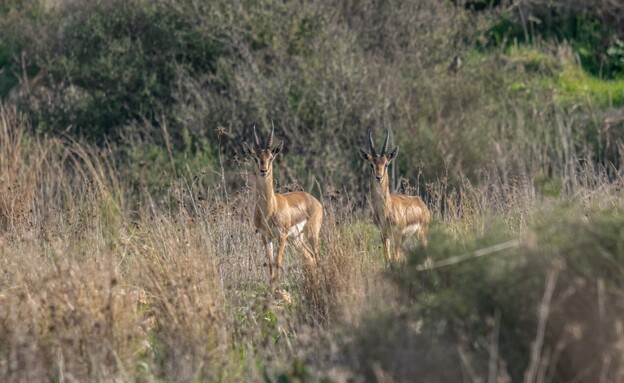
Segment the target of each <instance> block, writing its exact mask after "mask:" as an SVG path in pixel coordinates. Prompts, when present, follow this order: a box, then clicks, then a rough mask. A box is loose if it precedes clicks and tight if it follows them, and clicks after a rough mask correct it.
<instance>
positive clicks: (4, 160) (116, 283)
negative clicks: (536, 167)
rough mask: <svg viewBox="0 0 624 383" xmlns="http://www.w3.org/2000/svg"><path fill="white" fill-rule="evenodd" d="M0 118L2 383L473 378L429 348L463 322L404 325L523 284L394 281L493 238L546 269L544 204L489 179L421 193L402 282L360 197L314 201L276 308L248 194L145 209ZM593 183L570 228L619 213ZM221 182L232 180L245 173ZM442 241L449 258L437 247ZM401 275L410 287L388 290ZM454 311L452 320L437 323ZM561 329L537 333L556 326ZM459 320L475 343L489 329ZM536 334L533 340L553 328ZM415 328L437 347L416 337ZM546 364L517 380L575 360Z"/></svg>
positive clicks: (87, 155)
mask: <svg viewBox="0 0 624 383" xmlns="http://www.w3.org/2000/svg"><path fill="white" fill-rule="evenodd" d="M0 112H1V113H0V114H1V115H0V117H1V119H0V121H2V124H3V125H2V129H1V130H0V164H1V166H2V169H3V173H2V177H3V178H2V183H1V184H0V190H1V191H2V194H1V195H0V197H1V199H0V206H2V210H1V212H2V217H3V218H2V220H3V221H2V222H3V226H2V227H1V228H0V230H1V231H0V270H2V273H1V274H0V380H2V381H43V380H53V381H111V380H118V381H154V380H171V381H228V382H230V381H261V380H266V381H276V380H280V379H281V380H282V381H284V379H286V380H288V381H318V380H320V379H323V378H326V379H330V380H331V381H337V382H341V381H349V380H352V381H353V380H354V381H366V380H377V381H400V380H402V379H411V378H413V377H414V376H415V375H414V374H422V373H423V371H429V372H432V371H445V372H446V373H448V376H454V377H456V376H464V375H461V374H460V375H453V374H455V373H456V372H457V370H453V369H452V368H451V367H452V366H457V363H456V362H457V361H459V363H461V365H465V366H468V367H470V366H472V365H473V364H474V369H475V371H477V372H478V371H482V369H480V366H481V364H480V363H482V361H483V358H482V356H483V353H482V352H481V351H479V352H476V351H475V352H473V351H474V350H472V349H471V347H469V346H470V345H469V344H468V343H466V339H472V338H462V337H461V336H459V338H458V335H457V333H456V332H444V331H442V330H443V329H445V328H447V327H446V326H450V325H448V323H458V322H459V323H463V322H462V321H463V320H464V319H465V318H463V317H461V316H459V315H458V316H455V317H451V318H446V319H444V321H439V322H436V323H433V324H432V323H431V322H430V321H429V320H430V319H431V318H432V317H430V316H428V315H429V314H427V311H418V310H419V308H422V307H428V306H427V305H430V304H431V302H434V303H435V302H437V301H441V302H445V299H446V298H445V297H448V296H451V297H453V296H456V294H457V291H458V290H456V289H457V288H458V287H457V286H456V285H454V284H452V283H451V282H452V281H453V280H458V281H464V280H465V278H469V277H470V276H471V275H482V276H483V275H498V274H497V273H499V272H500V270H509V272H510V273H513V270H524V271H523V272H527V269H523V268H522V267H521V266H522V265H523V263H522V262H523V261H522V259H523V258H522V256H518V258H517V260H516V261H514V262H516V263H514V262H512V263H506V262H505V261H504V258H501V260H500V262H501V263H499V261H497V258H488V259H490V260H492V261H490V262H491V263H485V264H484V265H485V266H483V267H484V268H481V267H482V266H480V265H481V264H480V263H473V261H468V264H469V265H471V266H470V267H465V266H461V265H460V266H457V267H458V268H455V267H456V266H454V267H453V269H452V270H454V271H453V273H454V274H453V273H449V274H448V275H447V274H440V279H436V278H438V277H437V276H436V275H437V274H428V278H429V277H430V278H432V279H431V280H432V281H434V282H435V281H438V282H435V283H441V284H438V285H436V284H435V283H434V284H433V285H434V286H438V287H436V288H435V289H433V290H431V291H427V290H419V288H420V287H418V286H419V283H421V282H422V283H424V282H423V281H426V280H427V279H425V278H423V276H422V275H421V274H418V273H416V274H409V273H410V272H412V271H413V270H414V269H413V267H412V266H413V265H415V264H416V265H420V264H428V263H427V262H430V260H429V259H428V258H430V257H433V258H434V261H439V260H440V259H441V258H443V257H447V256H453V255H457V254H455V253H453V252H459V251H461V250H462V249H465V248H469V247H470V246H473V244H474V243H475V242H478V241H480V238H481V237H483V236H484V235H488V233H497V232H498V231H499V230H501V228H502V229H504V231H505V232H506V233H508V234H506V235H512V236H515V237H517V238H519V239H520V243H521V246H523V247H524V248H529V249H532V248H535V246H538V247H537V248H538V249H544V250H540V251H542V252H543V253H544V254H548V251H549V250H548V249H549V248H548V246H547V245H546V246H545V247H541V246H544V245H543V244H541V243H540V244H536V243H535V242H536V240H535V235H533V234H531V233H532V230H533V227H534V226H535V222H541V221H540V220H541V219H542V218H540V217H541V216H542V213H540V209H541V210H548V209H550V208H553V209H554V208H555V207H556V206H558V205H559V204H560V202H558V201H559V198H558V197H550V196H546V195H542V194H541V193H538V192H536V187H535V185H534V184H533V183H532V180H531V179H530V178H529V177H525V178H520V177H519V178H517V179H515V180H514V181H513V182H511V181H505V180H504V179H503V177H499V176H496V175H495V174H494V175H492V176H491V177H492V178H491V181H490V182H488V183H487V185H486V186H482V187H478V186H476V185H471V184H470V183H469V182H464V183H462V184H461V186H460V187H458V188H456V189H453V190H452V191H451V192H448V188H447V185H445V184H444V182H443V181H440V183H439V184H435V183H432V184H429V185H427V186H426V187H428V188H429V189H430V195H431V196H432V198H431V200H430V201H429V202H430V206H431V207H432V210H433V211H434V215H435V224H434V230H433V233H434V237H433V238H432V241H431V246H430V249H428V250H426V251H423V250H422V249H421V250H412V253H413V254H414V255H413V257H412V258H411V259H410V262H409V263H408V266H409V267H408V268H406V269H404V266H402V265H397V267H396V268H390V269H388V268H386V267H385V266H384V263H383V260H382V259H383V257H382V255H381V244H380V241H379V234H378V232H377V231H376V229H375V228H374V226H373V225H372V223H371V221H370V219H369V218H368V211H367V210H366V209H364V210H362V209H360V208H358V206H360V205H362V200H365V197H364V196H363V195H362V196H356V195H349V194H348V193H346V192H343V191H338V190H335V189H332V188H331V187H328V188H327V189H325V190H324V192H323V196H322V197H323V205H324V207H325V210H326V215H325V220H324V223H323V229H322V245H321V247H322V254H323V258H322V260H321V262H320V263H319V265H318V266H317V267H316V268H308V267H307V266H306V265H305V262H303V257H302V256H301V254H298V252H297V251H296V248H295V247H294V246H289V247H287V253H286V259H285V270H284V273H283V279H282V281H281V285H282V288H283V289H284V290H286V291H287V292H288V293H289V294H290V296H291V297H292V300H291V301H287V300H280V299H275V298H274V297H272V296H271V295H270V294H269V289H268V284H267V281H268V278H267V270H266V267H265V265H264V263H265V258H264V252H263V250H262V246H261V240H260V238H259V237H258V235H257V234H256V233H255V232H254V229H253V225H252V224H251V216H252V209H253V201H254V198H255V197H254V195H253V188H252V187H251V186H250V185H249V182H247V186H244V187H242V188H240V189H239V190H229V191H228V201H225V199H224V197H223V195H224V194H223V193H222V192H221V191H219V190H204V189H198V186H197V185H195V184H193V182H192V180H191V181H189V180H185V179H184V178H182V177H181V178H178V179H175V178H170V179H169V180H168V182H167V185H168V189H167V190H166V191H165V192H164V193H163V194H162V195H158V196H156V195H152V194H150V193H149V191H148V189H147V188H145V189H143V190H139V191H137V189H136V187H135V185H136V183H135V182H134V180H127V179H124V178H122V177H120V174H123V173H122V172H121V171H120V170H119V169H117V168H116V167H115V163H114V162H113V161H112V158H111V151H110V149H96V148H93V147H90V146H88V145H85V144H82V143H78V142H74V141H69V140H68V141H64V140H59V139H50V138H46V137H39V136H36V135H34V134H32V133H31V127H30V125H29V123H28V121H27V120H26V119H24V118H22V116H20V115H19V113H16V112H15V110H14V109H11V108H7V107H3V108H2V109H1V110H0ZM594 169H595V167H592V172H591V173H590V172H589V170H588V171H585V172H579V173H578V174H577V175H579V176H578V177H576V178H575V181H574V182H572V183H571V185H572V188H571V189H570V193H567V194H566V195H567V196H569V197H566V198H567V201H568V202H567V203H568V204H569V203H573V204H576V205H578V206H579V207H580V208H581V210H582V209H587V210H591V209H605V208H606V209H608V208H611V209H621V207H622V206H623V205H624V204H623V203H622V202H623V201H622V195H621V191H619V189H618V187H620V186H621V183H618V182H614V181H613V177H612V175H607V174H606V173H604V174H603V173H600V172H598V173H596V172H594ZM222 176H223V177H230V176H232V177H242V178H243V179H247V176H246V175H245V174H244V173H243V174H237V175H231V174H222ZM280 176H281V174H279V173H278V178H279V177H280ZM163 177H165V176H163ZM5 180H10V181H6V182H5ZM618 185H620V186H618ZM216 187H217V186H215V188H216ZM219 187H220V186H219ZM297 187H298V186H297V185H286V186H284V188H297ZM408 191H409V189H408ZM538 208H539V209H538ZM546 227H549V228H550V226H546ZM605 227H610V226H608V225H607V226H605ZM549 230H553V232H556V230H557V229H556V226H555V227H554V228H550V229H549ZM583 230H585V227H583ZM544 232H546V230H544ZM581 232H582V233H585V231H579V233H581ZM435 233H444V235H442V236H440V234H435ZM509 233H511V234H509ZM608 238H611V237H608ZM452 241H455V242H457V244H453V245H452V246H451V245H449V246H450V247H445V246H446V244H447V243H450V242H452ZM453 243H454V242H453ZM584 246H585V245H584ZM609 251H615V250H612V249H611V250H609ZM538 254H542V253H539V252H538ZM486 258H487V257H486ZM536 264H538V265H539V264H540V263H539V262H537V263H536ZM462 265H464V264H462ZM516 267H517V268H516ZM402 270H406V272H407V273H408V274H406V275H409V276H410V277H409V281H410V282H409V283H397V279H396V278H388V276H389V275H390V276H392V275H395V274H393V273H395V272H398V273H399V274H400V273H401V272H402ZM528 270H529V271H531V270H533V269H531V268H529V269H528ZM535 270H537V272H538V273H540V272H541V271H543V270H542V269H541V268H539V267H537V268H536V269H535ZM480 273H484V274H480ZM510 275H513V274H510ZM445 278H448V279H445ZM536 278H538V280H544V279H539V278H540V277H536ZM476 279H478V280H479V281H480V279H479V278H476ZM507 279H509V278H504V279H503V280H507ZM440 281H441V282H440ZM488 281H489V280H488ZM473 282H474V283H475V285H474V286H473V285H472V283H473ZM476 282H477V281H476V280H475V281H472V280H466V284H465V285H462V287H461V291H462V292H463V293H466V297H468V298H470V297H472V295H470V294H471V293H470V292H472V291H473V290H474V291H479V287H478V284H476ZM495 282H496V283H499V282H498V280H495ZM427 283H429V282H427ZM488 283H490V282H488ZM492 283H493V282H492ZM425 285H426V284H425ZM447 285H448V286H449V287H448V289H446V290H445V289H444V286H447ZM439 286H442V287H439ZM535 286H538V287H535ZM531 289H532V290H530V293H527V295H528V296H534V295H535V294H536V291H537V294H539V290H540V289H541V285H540V284H539V283H535V285H533V284H532V285H531ZM603 290H604V291H607V292H608V293H605V294H606V295H604V296H605V297H609V299H610V297H612V294H615V292H617V291H619V290H617V289H612V286H611V285H609V284H607V285H605V287H604V288H603ZM406 291H407V293H406ZM514 291H515V290H514ZM419 294H424V295H419ZM477 295H478V294H477ZM556 297H557V292H555V298H556ZM605 299H607V298H605ZM450 302H451V303H452V302H455V301H453V300H451V301H450ZM522 302H526V301H525V300H522ZM605 302H611V300H605ZM455 303H456V302H455ZM455 303H453V304H455ZM530 305H531V303H529V304H528V307H532V308H531V309H537V306H535V307H533V306H530ZM460 306H461V305H460ZM454 310H459V311H458V312H462V311H461V310H463V309H462V308H461V307H460V308H457V309H456V308H454V307H453V306H452V305H451V306H449V308H448V312H451V313H453V312H455V311H454ZM434 311H435V310H434ZM423 312H424V313H425V314H423ZM562 312H563V311H557V315H553V317H554V318H556V320H557V321H560V320H561V318H562V315H561V313H562ZM414 313H417V314H414ZM475 315H477V314H475ZM479 315H480V312H479ZM505 315H507V313H506V312H504V313H503V318H504V319H507V317H506V316H505ZM569 315H577V314H576V312H575V311H574V310H572V311H570V314H569ZM522 318H533V316H532V315H531V314H530V313H529V314H526V315H525V316H523V317H522ZM579 318H581V317H580V316H579ZM609 318H611V317H609ZM466 320H468V323H471V324H473V325H474V323H485V322H486V321H487V320H488V319H487V318H484V317H479V316H477V317H469V319H466ZM533 322H535V320H533V321H531V320H527V321H526V322H523V323H529V325H526V326H527V327H523V329H526V328H531V327H530V324H531V323H533ZM537 322H538V323H539V320H537ZM444 323H447V324H444ZM488 323H489V322H488ZM545 323H546V324H544V325H543V326H546V328H547V329H549V328H550V327H548V325H550V324H551V323H555V322H549V321H548V320H545ZM557 323H559V322H557ZM561 323H563V322H561ZM566 323H568V322H566ZM587 323H590V322H589V321H588V322H587ZM609 323H610V325H611V324H613V325H614V326H615V325H616V324H617V321H614V322H609ZM432 326H433V328H436V329H440V330H439V331H442V332H441V333H440V334H442V335H440V334H438V332H436V331H438V330H436V331H434V332H428V331H429V330H430V329H431V328H432ZM613 331H615V332H617V328H615V329H614V330H613ZM436 334H437V335H436ZM547 334H551V333H550V332H547ZM473 335H474V334H472V333H471V332H467V333H466V336H468V337H470V336H473ZM531 336H533V335H531ZM618 336H619V335H618ZM458 339H459V340H458ZM475 339H477V340H478V341H482V338H480V337H476V338H475ZM544 339H545V342H546V343H545V344H547V345H548V344H550V343H548V341H549V338H548V336H545V338H544ZM618 339H619V338H618ZM505 341H506V340H504V339H503V340H501V343H500V344H501V350H506V349H505V348H504V346H505V344H507V343H505ZM496 344H498V343H496ZM592 347H596V348H595V349H596V350H598V351H600V350H601V349H600V347H599V346H596V345H595V344H592ZM609 347H610V348H609V353H608V356H609V358H611V359H610V360H611V362H610V363H612V368H613V369H615V367H613V366H617V365H618V364H617V362H616V361H615V360H616V359H617V358H619V357H621V353H620V352H619V351H618V350H619V349H618V348H617V347H619V346H617V344H610V345H609ZM501 352H502V351H501ZM540 352H544V351H543V349H542V350H540ZM536 353H537V354H538V356H539V355H541V356H542V357H543V354H539V353H538V352H537V351H536ZM509 355H510V354H505V356H506V357H509ZM560 355H561V358H562V359H561V360H560V361H554V362H552V361H553V359H549V361H551V362H552V363H553V364H552V365H554V366H555V367H553V368H550V369H549V368H548V366H546V367H545V366H541V367H540V366H537V367H535V366H536V365H535V363H531V366H533V368H537V371H542V372H543V373H544V374H545V375H544V376H548V377H550V378H549V379H550V381H558V380H557V377H558V376H559V375H557V373H559V371H560V370H559V369H558V368H559V367H557V366H561V365H564V366H567V367H566V368H572V367H570V366H572V364H570V363H572V362H570V360H571V359H569V358H574V357H577V356H578V355H580V354H570V353H560ZM412 357H414V358H416V359H418V360H419V363H418V364H413V363H412V362H411V361H410V360H411V359H410V358H412ZM566 358H567V359H566ZM522 360H523V359H522V357H517V358H516V357H514V358H513V359H504V358H502V357H501V358H500V363H503V362H510V363H513V364H514V366H513V368H508V369H507V368H505V369H504V368H502V367H500V368H499V369H498V370H497V371H502V372H501V374H503V372H505V373H506V372H507V371H511V374H512V375H513V376H519V374H520V373H519V372H518V371H524V370H525V369H526V370H527V371H529V370H528V368H529V367H530V366H529V365H528V364H526V363H525V362H522ZM451 362H452V363H451ZM495 362H496V363H498V362H499V360H498V359H496V360H495ZM449 363H450V364H449ZM445 366H446V367H445ZM447 367H448V368H447ZM477 372H475V375H474V377H476V378H478V377H479V374H478V373H477ZM501 374H498V373H496V374H494V375H493V376H496V377H497V379H498V377H499V375H500V376H502V375H501ZM531 374H534V372H531ZM549 374H550V375H549ZM420 376H425V375H420ZM431 376H432V377H435V376H441V375H436V374H433V375H431ZM536 376H539V374H537V375H536ZM608 376H613V375H608ZM476 378H475V379H476ZM492 379H494V378H492ZM492 379H490V380H489V381H494V380H492ZM468 380H470V379H468ZM473 380H474V379H473ZM529 380H530V379H529ZM534 380H535V379H534Z"/></svg>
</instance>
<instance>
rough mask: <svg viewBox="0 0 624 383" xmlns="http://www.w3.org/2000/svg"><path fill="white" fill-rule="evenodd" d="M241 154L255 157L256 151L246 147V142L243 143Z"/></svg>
mask: <svg viewBox="0 0 624 383" xmlns="http://www.w3.org/2000/svg"><path fill="white" fill-rule="evenodd" d="M243 152H245V153H247V154H249V155H250V156H255V155H256V151H255V150H253V149H251V148H250V147H249V146H247V143H246V142H243Z"/></svg>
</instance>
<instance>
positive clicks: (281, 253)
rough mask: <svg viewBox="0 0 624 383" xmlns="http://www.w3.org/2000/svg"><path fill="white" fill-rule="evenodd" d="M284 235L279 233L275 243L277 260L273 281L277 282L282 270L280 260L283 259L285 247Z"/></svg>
mask: <svg viewBox="0 0 624 383" xmlns="http://www.w3.org/2000/svg"><path fill="white" fill-rule="evenodd" d="M287 238H288V236H287V235H286V234H282V233H280V235H279V239H278V243H277V258H276V262H275V280H279V275H280V271H281V270H282V259H283V257H284V248H285V247H286V239H287Z"/></svg>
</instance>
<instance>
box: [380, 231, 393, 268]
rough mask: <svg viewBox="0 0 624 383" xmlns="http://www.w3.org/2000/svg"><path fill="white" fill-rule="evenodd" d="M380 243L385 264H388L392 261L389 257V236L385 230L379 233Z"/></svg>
mask: <svg viewBox="0 0 624 383" xmlns="http://www.w3.org/2000/svg"><path fill="white" fill-rule="evenodd" d="M381 243H382V244H383V252H384V256H385V257H386V262H387V263H390V262H391V261H392V258H391V255H390V235H389V234H388V232H387V231H385V230H382V232H381Z"/></svg>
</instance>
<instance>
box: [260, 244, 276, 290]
mask: <svg viewBox="0 0 624 383" xmlns="http://www.w3.org/2000/svg"><path fill="white" fill-rule="evenodd" d="M262 242H264V251H265V253H266V257H267V263H268V264H269V282H270V283H271V284H273V280H274V279H275V268H274V267H273V241H272V240H269V239H268V238H267V237H265V236H264V235H263V236H262Z"/></svg>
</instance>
